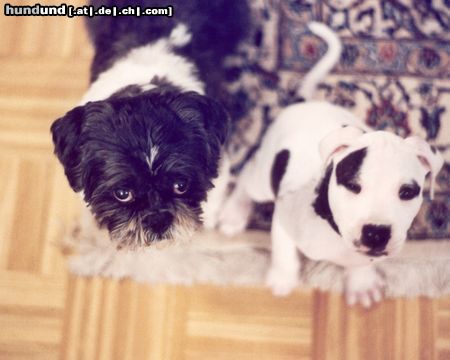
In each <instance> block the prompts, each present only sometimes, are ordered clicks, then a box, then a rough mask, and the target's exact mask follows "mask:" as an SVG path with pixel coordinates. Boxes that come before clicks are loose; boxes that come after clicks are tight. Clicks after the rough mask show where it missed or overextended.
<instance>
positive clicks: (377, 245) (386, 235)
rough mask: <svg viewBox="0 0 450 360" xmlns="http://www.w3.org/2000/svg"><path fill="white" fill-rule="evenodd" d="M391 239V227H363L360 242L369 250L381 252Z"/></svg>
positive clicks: (370, 225) (369, 225)
mask: <svg viewBox="0 0 450 360" xmlns="http://www.w3.org/2000/svg"><path fill="white" fill-rule="evenodd" d="M390 238H391V227H390V226H385V225H372V224H368V225H364V226H363V228H362V234H361V242H362V244H363V245H365V246H367V247H368V248H370V249H373V250H377V251H381V250H383V249H384V248H385V247H386V245H387V243H388V241H389V239H390Z"/></svg>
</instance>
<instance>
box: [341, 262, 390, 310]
mask: <svg viewBox="0 0 450 360" xmlns="http://www.w3.org/2000/svg"><path fill="white" fill-rule="evenodd" d="M385 287H386V283H385V280H384V277H383V276H382V274H381V273H379V272H377V270H376V269H374V268H372V267H368V268H360V269H351V270H348V271H347V274H346V278H345V297H346V301H347V304H348V305H349V306H353V305H356V304H361V305H362V306H364V307H365V308H369V307H371V306H372V305H374V304H375V303H377V302H379V301H380V300H381V299H382V298H383V294H384V289H385Z"/></svg>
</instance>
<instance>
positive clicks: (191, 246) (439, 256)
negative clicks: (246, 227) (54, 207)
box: [66, 229, 450, 297]
mask: <svg viewBox="0 0 450 360" xmlns="http://www.w3.org/2000/svg"><path fill="white" fill-rule="evenodd" d="M69 240H70V243H71V245H72V247H75V250H76V253H77V255H72V256H71V257H70V259H69V267H70V271H71V272H73V273H75V274H78V275H81V276H96V275H98V276H105V277H113V278H131V279H134V280H136V281H138V282H145V283H150V284H155V283H170V284H194V283H210V284H217V285H261V286H263V284H264V275H265V273H266V271H267V268H268V265H269V259H270V238H269V235H268V234H267V233H263V232H247V233H245V234H243V235H241V236H239V237H236V238H232V239H230V238H226V237H223V236H221V235H219V234H217V233H215V232H205V233H200V234H198V235H197V236H196V237H195V238H194V239H193V240H192V241H190V242H189V243H181V244H171V245H168V246H164V247H159V248H158V247H156V246H155V247H149V248H144V249H140V250H139V251H130V250H117V249H116V248H115V247H114V246H113V245H112V244H111V242H110V241H109V240H108V238H107V235H106V234H105V233H102V232H100V231H96V232H94V233H93V232H90V233H89V234H86V233H83V232H82V231H80V230H79V229H78V231H75V232H73V235H72V236H71V238H70V239H69ZM66 244H67V242H66ZM379 268H380V269H381V270H382V271H383V272H384V274H385V275H386V279H387V289H386V296H388V297H400V296H407V297H411V296H420V295H423V296H429V297H438V296H442V295H445V294H450V241H445V240H441V241H420V242H419V241H410V242H407V244H406V246H405V248H404V249H403V251H402V253H401V255H399V256H398V257H396V258H391V259H387V260H386V261H384V262H382V263H380V264H379ZM301 278H302V283H303V284H304V285H303V286H306V287H316V288H320V289H323V290H327V289H329V290H333V291H338V292H340V291H342V271H341V269H340V268H339V267H336V266H334V265H331V264H328V263H323V262H314V261H309V260H305V261H303V262H302V272H301Z"/></svg>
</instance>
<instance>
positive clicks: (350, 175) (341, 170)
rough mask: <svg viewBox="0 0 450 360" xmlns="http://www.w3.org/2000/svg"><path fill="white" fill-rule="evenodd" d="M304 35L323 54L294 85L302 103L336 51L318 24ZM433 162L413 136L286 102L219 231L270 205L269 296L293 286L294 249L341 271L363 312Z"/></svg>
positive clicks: (237, 227) (314, 104)
mask: <svg viewBox="0 0 450 360" xmlns="http://www.w3.org/2000/svg"><path fill="white" fill-rule="evenodd" d="M311 29H312V30H313V32H315V33H316V34H318V35H319V36H321V37H323V38H324V39H325V40H326V41H327V42H328V43H329V50H328V53H327V55H325V58H324V59H322V60H321V61H320V62H319V63H318V64H317V65H316V67H315V69H313V70H312V72H311V73H310V76H309V78H310V79H312V78H313V79H315V80H314V81H313V82H310V81H309V80H308V81H307V82H306V83H304V84H303V86H302V89H301V95H303V97H306V98H307V97H308V94H310V93H311V91H313V90H314V88H315V84H317V80H319V79H320V77H321V76H323V75H324V74H326V71H327V70H329V69H330V66H331V65H332V64H334V63H335V61H336V60H337V59H338V58H339V48H340V46H339V44H338V43H339V39H337V38H336V36H335V35H333V33H332V32H331V30H327V29H326V27H324V25H320V24H319V25H318V24H314V25H313V27H312V28H311ZM319 31H320V33H319ZM333 59H334V61H333ZM324 60H325V61H324ZM324 70H325V71H324ZM311 74H312V75H311ZM314 74H317V75H319V76H315V75H314ZM311 76H312V77H311ZM302 92H303V93H302ZM305 95H307V96H305ZM442 165H443V159H442V156H441V155H440V154H439V153H438V152H436V151H434V150H433V148H432V147H430V145H429V144H428V143H427V142H426V141H424V140H422V139H420V138H418V137H410V138H407V139H402V138H401V137H399V136H396V135H394V134H392V133H389V132H387V131H373V130H371V129H369V128H367V127H366V126H365V125H364V123H363V122H362V121H361V120H360V119H358V118H357V117H356V116H355V115H353V114H352V113H351V112H349V111H348V110H346V109H344V108H342V107H339V106H336V105H332V104H330V103H326V102H323V101H322V102H321V101H308V102H305V103H299V104H294V105H291V106H289V107H287V108H286V109H284V110H283V111H282V112H281V113H280V114H279V116H278V117H277V118H276V119H275V120H274V122H273V123H272V124H271V126H270V127H269V129H268V130H267V132H266V134H265V136H264V138H263V140H262V143H261V146H260V148H259V149H258V151H257V152H256V153H255V154H254V156H253V158H252V159H251V160H250V161H249V163H248V164H247V165H246V166H245V167H244V169H243V170H242V172H241V174H240V175H239V177H238V180H237V185H236V187H235V189H234V191H233V193H232V194H231V196H230V198H229V199H228V200H227V203H226V205H225V206H224V208H223V211H222V214H221V218H220V225H219V227H220V229H221V231H222V232H224V233H226V234H228V235H234V234H237V233H239V232H240V231H242V230H243V229H244V228H245V226H246V224H247V221H248V218H249V215H250V213H251V208H252V202H253V201H256V202H267V201H274V202H275V210H274V214H273V219H272V228H271V238H272V261H271V267H270V270H269V272H268V274H267V285H268V286H270V287H271V288H272V290H273V292H274V294H276V295H286V294H288V293H289V292H291V291H292V290H293V289H294V288H295V287H296V286H297V285H298V283H299V280H300V277H299V272H300V270H301V266H300V258H299V257H298V254H297V249H298V250H300V251H301V253H302V254H303V255H305V256H306V257H308V258H310V259H313V260H324V261H328V262H331V263H334V264H337V265H339V266H341V267H343V268H344V271H345V284H344V286H345V291H346V296H347V301H348V303H349V304H354V303H360V304H362V305H364V306H370V305H371V304H372V303H373V302H376V301H379V300H380V299H381V297H382V295H383V287H384V279H383V277H382V276H381V275H380V274H379V272H378V271H377V270H376V267H375V266H374V263H376V262H379V261H381V260H383V259H386V257H389V256H395V255H396V254H398V253H399V251H400V250H401V248H402V247H403V244H404V243H405V240H406V236H407V231H408V229H409V227H410V226H411V223H412V221H413V219H414V217H415V216H416V215H417V213H418V211H419V209H420V206H421V204H422V199H423V188H424V181H425V176H426V174H427V173H431V177H430V178H431V190H430V194H431V196H432V195H433V188H434V180H435V177H436V175H437V173H438V172H439V170H440V169H441V167H442Z"/></svg>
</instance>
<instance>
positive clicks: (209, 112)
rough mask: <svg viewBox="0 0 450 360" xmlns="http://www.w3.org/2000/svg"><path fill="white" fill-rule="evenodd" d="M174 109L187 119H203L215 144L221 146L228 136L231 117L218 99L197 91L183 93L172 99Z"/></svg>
mask: <svg viewBox="0 0 450 360" xmlns="http://www.w3.org/2000/svg"><path fill="white" fill-rule="evenodd" d="M171 105H172V109H173V110H174V111H175V112H176V113H177V115H178V116H180V117H181V118H182V119H183V120H185V121H201V122H202V123H203V126H204V127H205V129H206V131H207V133H208V135H209V137H210V140H211V141H212V142H213V144H212V145H213V146H214V147H217V150H218V149H219V148H220V145H222V144H224V143H225V141H226V140H227V138H228V133H229V128H230V119H229V116H228V113H227V112H226V111H225V108H224V107H223V106H222V105H221V104H220V103H219V102H218V101H216V100H214V99H212V98H209V97H207V96H204V95H200V94H198V93H196V92H193V91H190V92H185V93H181V94H179V95H178V96H176V97H175V98H174V99H173V100H172V101H171Z"/></svg>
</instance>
